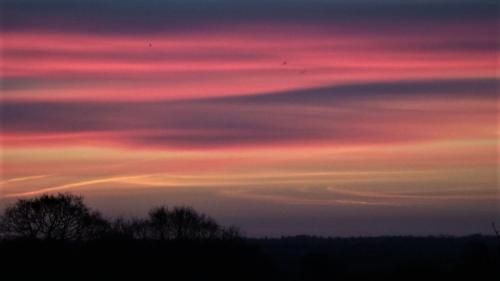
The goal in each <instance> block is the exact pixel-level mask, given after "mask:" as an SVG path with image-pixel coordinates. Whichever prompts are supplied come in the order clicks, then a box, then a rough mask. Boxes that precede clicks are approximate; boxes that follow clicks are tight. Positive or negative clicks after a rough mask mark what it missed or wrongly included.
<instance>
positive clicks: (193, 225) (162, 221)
mask: <svg viewBox="0 0 500 281" xmlns="http://www.w3.org/2000/svg"><path fill="white" fill-rule="evenodd" d="M148 222H149V223H148V226H149V230H150V231H149V232H150V235H151V237H150V238H152V239H158V240H208V239H235V238H238V237H240V232H239V230H238V229H237V228H236V227H229V228H224V227H222V226H220V225H219V224H217V222H216V221H215V220H214V219H213V218H211V217H208V216H206V215H204V214H200V213H198V212H197V211H196V210H194V209H193V208H191V207H174V208H172V209H168V208H167V207H165V206H161V207H156V208H153V209H151V211H150V212H149V221H148Z"/></svg>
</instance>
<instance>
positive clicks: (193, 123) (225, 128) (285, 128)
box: [2, 79, 498, 147]
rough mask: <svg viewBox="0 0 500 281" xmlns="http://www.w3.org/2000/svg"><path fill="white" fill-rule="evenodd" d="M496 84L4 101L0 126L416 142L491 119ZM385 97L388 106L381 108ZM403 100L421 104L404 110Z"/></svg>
mask: <svg viewBox="0 0 500 281" xmlns="http://www.w3.org/2000/svg"><path fill="white" fill-rule="evenodd" d="M497 85H498V81H497V80H494V79H478V80H474V79H468V80H453V81H451V80H445V81H420V82H416V81H414V82H390V83H376V84H360V85H343V86H335V87H330V88H320V89H308V90H301V91H291V92H287V93H271V94H267V95H255V96H243V97H227V98H211V99H198V100H184V101H164V102H46V101H45V102H12V101H8V102H5V103H4V104H3V105H2V118H3V120H2V124H3V130H4V133H6V135H7V136H8V135H9V134H27V137H29V135H30V134H35V135H37V134H42V135H46V136H49V137H50V136H51V135H57V134H63V133H111V135H113V134H114V133H125V134H121V135H120V134H116V135H117V137H116V138H115V139H112V140H111V141H115V142H120V143H124V144H134V145H142V146H158V147H172V146H174V147H220V146H238V145H259V144H277V143H290V142H292V143H293V142H300V143H307V142H318V141H319V142H332V143H358V142H359V143H367V142H368V143H371V142H373V143H378V142H387V141H389V142H390V141H395V142H398V141H415V140H418V139H423V138H428V137H431V136H433V135H436V133H437V134H443V132H444V134H446V132H448V131H450V130H451V132H452V133H453V132H458V131H459V130H460V128H462V126H463V124H465V123H466V122H467V120H469V119H470V120H472V121H471V122H476V123H477V122H491V123H494V122H495V116H496V115H495V112H496V107H495V104H494V101H495V100H496V99H497V95H498V90H497ZM452 99H453V103H454V104H455V106H451V107H448V106H446V105H445V106H441V107H440V109H439V110H436V109H435V108H434V109H427V108H426V107H425V102H431V103H430V104H432V100H436V101H439V102H441V103H442V102H443V101H446V100H450V102H451V100H452ZM381 101H383V103H384V106H377V104H379V105H380V103H378V102H381ZM405 101H410V103H407V104H410V105H412V106H414V105H417V108H416V109H415V108H414V109H411V108H410V109H405V108H404V107H403V108H399V107H398V106H399V105H400V103H401V102H405ZM468 101H473V102H477V101H480V102H481V101H482V102H483V103H485V104H488V103H491V108H489V107H488V108H486V109H485V108H482V109H478V108H476V107H474V106H471V107H470V108H468V107H464V106H458V107H457V106H456V105H457V104H458V105H460V104H461V103H465V104H466V103H467V102H468ZM392 102H395V105H394V106H393V105H392ZM422 102H424V104H422ZM370 103H373V105H371V104H370ZM430 127H432V129H433V130H434V129H436V130H442V132H439V131H438V132H434V131H430V130H429V128H430ZM457 130H458V131H457ZM464 133H467V132H464ZM471 134H472V136H471V137H473V135H474V134H475V133H474V132H471ZM451 136H452V135H450V137H451Z"/></svg>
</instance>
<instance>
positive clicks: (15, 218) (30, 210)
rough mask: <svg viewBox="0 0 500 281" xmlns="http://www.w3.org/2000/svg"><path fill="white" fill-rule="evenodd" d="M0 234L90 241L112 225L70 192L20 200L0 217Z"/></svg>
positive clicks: (4, 235) (29, 237)
mask: <svg viewBox="0 0 500 281" xmlns="http://www.w3.org/2000/svg"><path fill="white" fill-rule="evenodd" d="M0 218H1V219H0V235H1V236H3V237H16V238H28V239H42V240H90V239H96V238H98V237H100V236H102V235H104V233H106V232H107V231H108V230H109V228H110V226H109V223H108V222H107V221H106V220H104V219H103V218H102V216H101V214H100V213H99V212H97V211H91V210H90V209H89V208H88V207H87V206H85V204H84V203H83V198H82V197H80V196H75V195H71V194H58V195H42V196H40V197H37V198H33V199H20V200H18V201H17V202H16V203H15V204H14V205H12V206H10V207H7V208H6V210H5V212H4V214H3V215H2V216H1V217H0Z"/></svg>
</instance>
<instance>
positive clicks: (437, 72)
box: [0, 0, 500, 236]
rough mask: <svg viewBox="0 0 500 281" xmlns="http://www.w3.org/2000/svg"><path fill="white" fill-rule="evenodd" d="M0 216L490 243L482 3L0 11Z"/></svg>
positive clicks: (493, 150) (48, 5) (256, 3)
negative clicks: (15, 207)
mask: <svg viewBox="0 0 500 281" xmlns="http://www.w3.org/2000/svg"><path fill="white" fill-rule="evenodd" d="M0 3H1V4H0V10H1V12H0V23H1V25H0V26H1V31H0V36H1V37H0V40H1V41H0V47H1V49H0V89H1V96H0V101H1V119H0V121H1V123H0V125H1V126H0V129H1V137H0V139H1V147H0V148H1V155H0V156H1V158H0V172H1V173H0V177H1V179H0V197H1V200H0V201H1V202H0V208H2V207H5V206H6V205H7V204H9V203H11V202H13V201H14V200H16V199H17V198H26V197H32V196H37V195H40V194H44V193H57V192H72V193H76V194H81V195H83V196H85V198H86V201H87V202H88V203H89V205H91V206H92V207H95V208H98V209H100V210H102V211H103V212H104V213H105V214H106V215H107V216H117V215H125V216H143V215H145V214H146V212H147V210H148V209H149V208H150V207H152V206H155V205H159V204H167V205H190V206H193V207H195V208H196V209H198V210H200V211H203V212H206V213H207V214H209V215H211V216H213V217H215V218H216V219H218V220H219V221H221V222H222V223H231V224H236V225H238V226H240V227H241V228H242V230H243V231H244V232H245V233H246V234H248V235H250V236H263V235H270V236H276V235H282V234H320V235H341V236H346V235H380V234H470V233H477V232H483V233H489V232H490V222H491V221H493V220H497V221H499V222H500V204H499V202H500V201H499V200H500V192H499V177H498V173H499V172H500V171H499V166H498V161H499V154H498V152H499V144H498V137H499V132H500V130H499V126H498V117H499V106H500V103H499V99H498V95H499V82H500V72H499V54H500V51H499V47H500V39H499V38H500V31H499V30H500V26H499V11H500V7H499V4H498V2H497V1H490V0H469V1H465V0H420V1H409V0H399V1H398V0H372V1H368V0H352V1H348V0H329V1H328V0H248V1H246V0H245V1H243V0H241V1H235V0H204V1H203V0H171V1H159V0H142V1H132V0H121V1H119V0H102V1H93V0H88V1H84V0H0Z"/></svg>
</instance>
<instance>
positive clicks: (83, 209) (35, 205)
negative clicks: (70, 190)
mask: <svg viewBox="0 0 500 281" xmlns="http://www.w3.org/2000/svg"><path fill="white" fill-rule="evenodd" d="M0 237H1V238H2V239H36V240H59V241H89V240H98V239H129V240H133V239H138V240H162V241H167V240H234V239H239V238H240V237H241V234H240V231H239V230H238V228H236V227H234V226H230V227H224V226H221V225H219V224H218V223H217V222H216V221H215V220H214V219H213V218H211V217H209V216H207V215H205V214H201V213H199V212H197V211H196V210H194V209H193V208H191V207H173V208H168V207H166V206H160V207H155V208H152V209H151V210H150V211H149V213H148V216H147V218H145V219H140V218H132V219H126V218H117V219H113V220H109V219H106V218H104V216H103V215H102V214H101V213H100V212H99V211H96V210H92V209H90V208H89V207H88V206H86V205H85V203H84V201H83V198H82V197H80V196H75V195H72V194H57V195H42V196H40V197H36V198H33V199H20V200H18V201H17V202H16V203H14V204H13V205H11V206H9V207H7V208H6V209H5V211H4V213H3V214H2V215H1V216H0Z"/></svg>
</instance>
